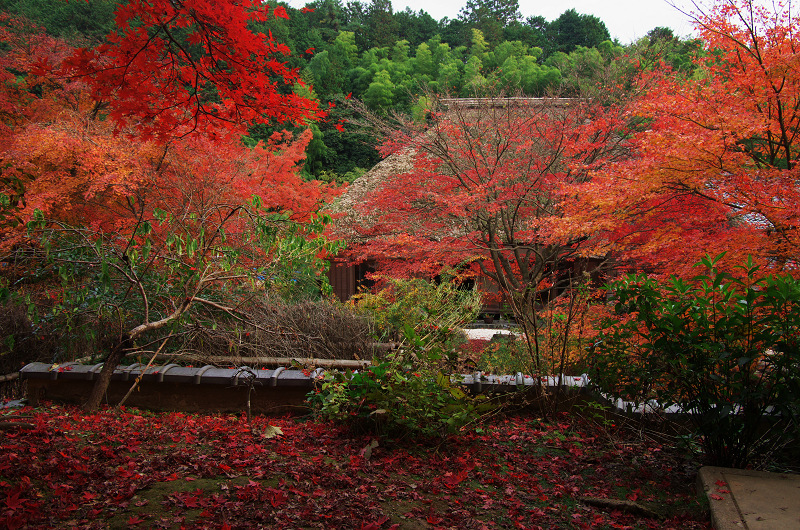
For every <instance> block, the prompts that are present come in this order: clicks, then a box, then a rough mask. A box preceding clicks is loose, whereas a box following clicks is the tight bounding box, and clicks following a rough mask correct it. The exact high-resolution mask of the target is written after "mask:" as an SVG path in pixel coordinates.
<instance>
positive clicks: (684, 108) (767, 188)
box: [575, 0, 800, 274]
mask: <svg viewBox="0 0 800 530" xmlns="http://www.w3.org/2000/svg"><path fill="white" fill-rule="evenodd" d="M796 16H797V15H796V14H792V13H791V11H790V10H789V5H788V3H785V2H776V3H774V5H773V6H772V7H771V8H769V9H768V8H765V7H763V6H758V5H756V4H755V3H753V2H749V1H743V0H726V1H724V2H719V3H718V4H717V6H716V7H715V8H714V9H713V10H711V11H710V12H708V13H700V14H698V15H697V23H698V29H699V31H700V34H701V37H702V39H703V40H704V42H705V49H706V52H707V53H706V55H705V56H704V57H703V58H702V59H700V60H699V61H698V72H697V73H696V74H695V75H694V76H693V77H692V78H691V79H683V78H681V77H680V76H679V75H677V74H674V73H672V72H670V71H669V70H667V69H661V70H658V71H655V72H652V73H649V74H646V75H645V76H643V78H642V80H641V83H642V86H650V87H651V88H650V90H649V91H648V93H647V94H646V96H645V97H644V98H643V99H642V100H641V101H640V102H639V103H638V105H636V106H635V107H634V108H633V109H632V116H636V117H638V118H646V120H647V121H646V124H647V126H646V130H642V131H641V132H640V133H639V134H638V135H636V136H635V138H633V139H632V145H633V146H634V147H635V150H634V152H635V156H633V157H632V158H630V159H629V160H626V161H624V162H621V163H618V164H616V165H613V166H611V167H608V168H607V169H606V170H604V171H601V172H599V173H598V174H596V175H595V177H594V178H593V179H592V181H591V182H588V183H586V184H584V185H583V186H581V189H580V193H581V196H582V197H583V199H584V200H583V201H582V202H581V203H578V204H576V205H575V213H576V215H577V216H579V217H581V216H582V217H583V218H584V220H586V221H587V222H588V223H589V224H590V226H592V227H594V229H596V230H598V231H599V232H600V233H602V234H604V237H603V238H596V239H595V242H596V243H598V248H602V249H605V250H613V251H615V252H617V253H619V254H622V255H623V256H624V257H626V258H627V259H628V260H629V262H630V263H632V264H633V267H634V268H638V269H655V270H667V271H668V272H674V273H678V274H692V272H691V266H692V265H693V264H694V263H695V262H696V261H697V259H698V258H699V257H701V256H702V255H703V254H704V253H710V254H712V255H716V254H719V253H720V252H722V251H728V255H727V257H726V259H727V260H728V261H730V262H732V263H741V262H743V261H744V256H746V255H748V254H752V255H754V256H756V257H757V258H758V259H760V260H762V261H763V262H766V263H770V264H772V265H775V266H777V267H779V268H780V267H796V266H797V251H796V249H797V247H798V244H800V186H798V183H799V182H800V174H799V173H798V171H799V170H798V146H797V140H798V138H797V135H798V133H800V62H799V61H798V57H800V54H798V52H799V51H800V50H798V46H800V44H799V43H800V41H798V39H797V35H796V30H797V27H798V22H799V21H798V20H797V18H796Z"/></svg>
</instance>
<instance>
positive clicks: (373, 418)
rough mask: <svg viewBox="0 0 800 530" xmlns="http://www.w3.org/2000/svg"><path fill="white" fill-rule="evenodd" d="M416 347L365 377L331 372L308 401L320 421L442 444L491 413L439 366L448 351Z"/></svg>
mask: <svg viewBox="0 0 800 530" xmlns="http://www.w3.org/2000/svg"><path fill="white" fill-rule="evenodd" d="M406 339H407V340H408V341H409V342H410V344H411V346H410V347H409V348H408V349H406V350H403V351H401V352H400V353H396V354H391V355H389V356H388V357H387V358H386V359H385V360H383V361H380V362H378V363H377V364H374V365H373V366H370V367H368V368H366V369H365V370H364V371H359V372H351V371H347V372H327V373H326V374H325V375H324V376H323V377H322V379H321V380H319V381H318V382H317V388H316V389H315V390H314V391H312V392H311V393H310V394H309V396H308V401H309V404H310V405H311V406H312V407H313V409H314V411H315V413H316V414H317V416H319V417H322V418H326V419H331V420H335V421H339V422H343V423H346V424H348V425H350V426H351V427H352V428H354V429H356V430H359V431H366V432H372V433H375V434H378V435H382V436H393V437H398V438H401V437H405V436H417V437H423V438H429V439H430V438H432V439H438V438H441V437H444V436H446V435H447V434H449V433H452V432H456V431H458V430H459V429H461V428H463V427H464V426H466V425H468V424H470V423H474V422H476V421H477V420H478V419H480V416H481V414H483V413H485V412H488V411H489V410H491V408H492V405H491V403H490V402H489V401H488V400H487V399H486V398H485V397H482V396H477V397H472V396H469V395H468V394H467V393H466V392H465V391H464V390H462V389H461V388H459V386H458V385H457V384H454V383H453V382H452V381H451V378H450V376H449V375H447V374H446V373H444V372H443V371H441V370H439V369H438V368H437V366H439V365H440V361H441V360H442V358H443V354H444V352H443V350H442V349H441V348H439V347H436V346H434V347H431V346H430V343H429V342H428V341H426V340H424V339H423V338H421V337H419V336H417V335H416V333H415V332H414V330H413V329H412V328H411V327H410V326H409V327H407V328H406Z"/></svg>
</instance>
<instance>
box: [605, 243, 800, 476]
mask: <svg viewBox="0 0 800 530" xmlns="http://www.w3.org/2000/svg"><path fill="white" fill-rule="evenodd" d="M721 257H722V256H721V255H720V256H718V257H717V258H714V259H712V258H710V257H708V256H707V257H706V258H704V259H703V260H701V262H700V263H698V265H699V266H702V267H704V268H705V274H701V275H698V276H696V277H694V278H692V279H690V280H682V279H680V278H676V277H672V278H671V279H670V280H668V281H665V282H659V281H657V280H654V279H652V278H649V277H647V276H644V275H631V276H628V277H627V278H625V279H623V280H620V281H618V282H615V283H612V284H611V285H610V286H609V289H610V291H611V293H613V295H614V296H615V297H616V306H615V308H616V311H617V313H618V317H616V318H614V319H611V320H609V321H607V322H606V324H605V326H604V329H603V330H602V331H601V333H600V337H599V338H600V342H599V344H598V346H597V348H596V357H595V358H594V367H593V369H592V371H591V377H592V380H593V381H594V382H596V383H597V384H598V385H599V386H600V387H601V388H602V389H603V390H605V391H608V392H610V393H612V394H614V395H617V396H621V397H624V398H626V399H629V400H633V401H635V402H638V403H642V402H645V401H647V400H650V399H655V400H656V401H657V402H658V403H659V404H660V405H662V406H665V407H666V406H670V405H678V406H680V408H681V409H682V410H683V411H685V412H687V413H689V418H690V421H691V423H692V424H693V426H694V428H695V429H696V432H697V433H699V434H700V436H701V440H700V443H701V446H702V449H703V451H704V453H705V457H706V458H707V460H708V461H709V462H710V463H712V464H715V465H722V466H735V467H744V466H746V465H748V464H750V463H752V462H753V461H754V459H755V458H756V457H758V456H766V455H769V454H770V453H771V452H772V451H774V450H776V449H778V448H780V447H782V446H783V445H785V444H786V443H787V442H788V441H790V440H791V439H792V438H793V437H796V436H797V434H798V421H799V420H800V280H797V279H795V278H792V277H791V276H764V275H759V268H758V267H757V266H755V265H754V264H753V263H752V261H751V260H748V262H747V263H746V264H745V265H744V266H741V267H738V269H739V270H740V271H741V272H742V274H740V275H739V276H734V275H731V274H729V273H725V272H721V271H719V270H717V268H716V264H717V262H718V261H719V259H721Z"/></svg>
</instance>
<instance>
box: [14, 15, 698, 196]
mask: <svg viewBox="0 0 800 530" xmlns="http://www.w3.org/2000/svg"><path fill="white" fill-rule="evenodd" d="M119 3H120V2H118V1H117V0H90V1H88V2H64V1H63V0H37V1H31V0H5V1H4V2H3V6H4V9H5V10H6V11H8V12H10V13H13V14H19V15H23V16H25V17H27V18H29V19H30V20H32V21H33V22H35V23H37V24H40V25H42V26H44V27H45V28H46V30H47V32H48V33H49V34H51V35H53V36H57V37H63V38H65V39H67V40H69V41H71V42H74V43H76V44H83V45H89V46H91V45H92V44H96V43H98V42H100V41H101V40H102V39H103V38H104V37H105V35H107V34H108V33H109V32H110V31H111V29H112V28H113V26H114V9H115V8H116V7H117V5H118V4H119ZM269 3H270V4H271V6H272V7H274V8H277V9H276V10H275V11H274V13H275V16H273V17H271V19H270V20H269V21H263V22H254V23H253V25H254V29H256V30H260V31H264V32H265V33H266V32H271V34H272V35H273V36H274V38H275V40H276V41H278V42H281V43H284V44H286V45H287V46H288V48H289V49H290V50H291V53H290V54H289V55H287V56H285V58H284V59H285V61H286V62H287V64H288V65H289V66H291V67H292V68H297V69H298V70H299V72H300V74H301V76H302V79H303V80H305V81H306V83H308V87H309V88H310V91H306V90H305V89H300V88H296V90H301V91H302V92H303V93H302V94H301V95H303V96H306V97H311V98H315V99H317V100H318V101H319V102H320V103H321V106H322V107H327V109H328V116H327V119H326V120H324V121H323V122H320V123H313V124H310V125H308V127H310V129H311V131H312V133H313V138H312V140H311V141H310V142H309V145H308V147H307V150H306V155H307V159H306V162H305V166H304V170H303V172H304V174H305V175H306V176H307V177H308V178H311V177H313V178H317V179H322V180H329V181H331V180H336V181H349V180H352V179H354V178H356V177H357V176H359V175H360V174H361V173H363V171H365V170H367V169H369V168H370V167H372V166H373V165H374V164H375V163H376V162H377V161H378V159H379V157H378V154H377V152H376V150H375V144H376V139H374V138H371V137H369V136H368V135H366V134H365V133H364V131H363V130H361V129H359V128H356V127H352V126H350V125H349V124H348V119H349V118H351V117H352V115H351V111H349V110H348V108H347V105H345V104H343V103H345V102H346V101H347V100H349V99H358V100H363V102H364V103H365V104H366V106H367V107H368V108H370V109H372V110H373V111H376V112H378V113H390V112H392V111H397V112H401V113H405V114H414V113H415V110H416V111H417V114H419V108H420V107H418V106H417V103H418V100H419V97H420V95H421V94H423V93H426V92H432V93H437V94H447V95H450V96H452V97H473V96H481V95H484V94H485V93H486V92H487V91H492V92H494V91H496V90H497V89H498V88H500V89H504V90H506V91H508V92H511V93H516V92H520V93H522V94H525V95H530V96H541V95H545V94H557V95H560V96H576V95H582V94H583V93H584V92H585V90H586V88H587V87H591V86H592V85H593V84H595V83H596V82H597V81H598V80H599V79H600V78H603V77H607V76H608V75H614V76H618V77H620V80H621V81H623V82H624V81H625V80H626V79H627V80H629V78H630V76H631V74H632V71H631V70H632V69H631V68H626V67H620V66H619V65H618V64H617V65H615V66H613V67H612V63H614V62H615V61H617V62H619V61H618V60H619V59H621V58H627V57H630V61H626V63H627V64H636V65H637V67H641V66H642V65H645V66H646V65H647V64H651V63H652V62H653V61H654V60H655V59H656V58H660V59H664V60H666V61H667V62H669V63H671V64H672V65H673V66H674V67H676V68H689V67H690V65H691V64H692V63H691V59H692V57H693V55H694V54H695V53H696V52H697V51H698V50H699V48H700V45H699V42H698V41H681V40H680V39H678V38H676V37H675V36H674V35H673V33H672V31H671V30H670V29H668V28H663V27H658V28H654V29H653V30H652V31H650V32H649V33H648V35H647V37H645V38H643V39H641V40H640V41H639V42H635V43H619V42H612V41H611V40H610V36H609V32H608V29H607V28H606V26H605V24H604V23H603V21H602V20H600V19H598V18H597V17H595V16H592V15H584V14H580V13H577V12H576V11H575V10H574V9H569V10H567V11H565V12H564V13H563V14H562V15H561V16H560V17H558V18H557V19H556V20H553V21H550V22H548V21H547V20H545V19H544V18H543V17H541V16H531V17H528V18H527V19H523V18H522V16H521V15H520V13H519V9H518V7H519V4H518V2H517V1H516V0H505V1H500V2H498V1H490V0H468V1H467V2H466V5H465V6H464V7H463V9H462V10H461V12H460V13H458V14H455V13H454V17H453V18H444V19H442V20H439V21H437V20H435V19H433V18H432V17H431V16H430V15H429V14H427V13H426V12H425V11H419V12H414V11H411V10H410V9H408V8H406V10H404V11H394V10H393V8H392V4H391V1H390V0H372V1H371V2H358V1H352V2H343V1H341V0H316V1H314V2H310V3H309V4H308V5H306V6H305V7H303V8H302V9H294V8H291V7H289V6H287V5H285V4H281V3H276V2H269ZM280 8H283V9H280ZM635 69H636V70H638V68H635ZM610 72H611V73H610ZM606 81H607V79H605V80H604V82H606ZM273 132H274V128H272V127H268V126H261V127H256V128H253V129H251V136H252V137H253V138H255V139H264V138H268V137H269V135H270V134H272V133H273Z"/></svg>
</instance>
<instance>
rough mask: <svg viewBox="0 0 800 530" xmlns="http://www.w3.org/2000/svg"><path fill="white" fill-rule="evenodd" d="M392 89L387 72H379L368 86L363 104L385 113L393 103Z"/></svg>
mask: <svg viewBox="0 0 800 530" xmlns="http://www.w3.org/2000/svg"><path fill="white" fill-rule="evenodd" d="M394 89H395V86H394V83H392V80H391V77H390V75H389V72H387V71H386V70H381V71H380V72H378V73H377V74H375V77H374V78H373V80H372V83H370V84H369V88H367V92H366V93H365V94H364V102H365V103H366V104H367V105H368V106H369V107H370V108H372V109H373V110H376V111H379V112H380V111H384V112H385V111H386V110H387V109H389V108H390V107H391V106H392V104H393V103H394Z"/></svg>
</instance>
